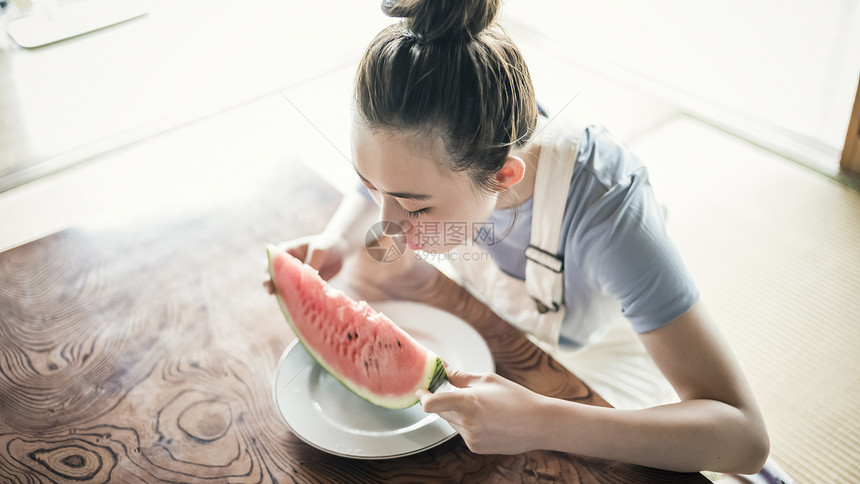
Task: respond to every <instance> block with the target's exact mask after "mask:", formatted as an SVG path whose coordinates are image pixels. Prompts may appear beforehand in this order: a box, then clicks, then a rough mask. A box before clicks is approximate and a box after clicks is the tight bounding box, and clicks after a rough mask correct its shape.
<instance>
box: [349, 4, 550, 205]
mask: <svg viewBox="0 0 860 484" xmlns="http://www.w3.org/2000/svg"><path fill="white" fill-rule="evenodd" d="M500 3H501V0H384V1H383V2H382V11H383V12H384V13H385V14H386V15H388V16H390V17H398V18H402V19H403V20H402V21H401V22H400V23H397V24H394V25H391V26H389V27H387V28H385V29H383V30H382V31H381V32H380V33H379V34H378V35H377V36H376V38H375V39H374V40H373V41H372V42H371V44H370V46H369V47H368V48H367V51H366V52H365V54H364V57H363V58H362V60H361V64H360V65H359V67H358V72H357V75H356V82H355V107H356V110H357V112H358V115H359V120H360V122H362V123H364V124H365V125H366V126H368V127H369V128H371V129H381V130H390V131H397V132H404V133H414V134H418V135H430V136H434V135H435V136H439V137H440V138H441V139H442V140H443V142H444V145H445V152H446V155H447V162H448V166H449V168H451V169H453V170H456V171H466V172H467V173H468V174H469V176H470V178H471V180H472V182H473V184H474V185H475V186H476V187H477V188H480V189H483V190H490V189H492V188H494V177H493V175H494V174H495V173H496V172H497V171H498V170H500V169H501V168H502V166H503V164H504V162H505V159H506V157H507V155H508V153H509V152H510V150H511V148H512V147H513V148H519V147H522V146H523V145H525V144H526V142H527V141H528V140H529V138H530V137H531V135H532V133H533V132H534V129H535V124H536V122H537V116H538V107H537V101H536V99H535V94H534V88H533V86H532V81H531V77H530V76H529V71H528V68H527V67H526V63H525V61H524V60H523V57H522V55H521V54H520V52H519V49H517V47H516V46H515V45H514V43H513V41H512V40H511V39H510V38H509V37H508V35H507V34H506V33H505V32H504V31H503V30H502V29H501V27H499V26H498V25H497V24H495V23H494V19H495V17H496V13H497V12H498V9H499V4H500Z"/></svg>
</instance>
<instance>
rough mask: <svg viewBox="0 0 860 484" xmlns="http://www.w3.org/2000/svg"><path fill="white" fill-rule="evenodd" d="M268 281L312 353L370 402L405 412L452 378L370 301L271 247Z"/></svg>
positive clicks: (297, 333) (289, 320) (320, 362)
mask: <svg viewBox="0 0 860 484" xmlns="http://www.w3.org/2000/svg"><path fill="white" fill-rule="evenodd" d="M267 250H268V252H269V276H270V277H271V279H272V285H273V287H274V290H275V291H274V292H275V295H276V296H277V298H278V303H279V304H280V306H281V311H282V312H283V313H284V316H285V317H286V318H287V322H289V323H290V326H291V327H292V329H293V332H294V333H295V334H296V336H297V337H298V338H299V341H301V342H302V344H303V345H304V347H305V348H306V349H307V350H308V353H310V354H311V356H313V357H314V359H315V360H317V362H319V364H320V365H321V366H322V367H323V368H325V369H326V370H327V371H328V372H329V373H331V374H332V376H334V377H335V378H337V379H338V380H339V381H340V382H341V383H343V384H344V385H345V386H346V387H347V388H349V389H350V390H352V391H353V392H355V393H356V394H358V395H359V396H360V397H362V398H364V399H366V400H368V401H369V402H371V403H374V404H376V405H379V406H382V407H388V408H406V407H410V406H412V405H414V404H415V403H417V402H418V397H417V396H415V392H416V391H418V390H419V389H421V388H426V389H428V390H430V391H431V392H432V391H435V390H436V389H437V388H439V386H440V385H442V383H443V382H444V381H445V379H446V378H447V375H446V374H445V368H444V366H443V365H442V360H441V359H440V358H439V357H438V356H437V355H436V354H435V353H433V352H432V351H430V350H429V349H427V348H425V347H424V346H423V345H421V343H419V342H418V341H416V340H415V339H414V338H412V337H411V336H409V334H407V333H406V332H405V331H403V330H402V329H400V327H398V326H397V325H396V324H394V322H392V321H391V320H390V319H388V317H386V316H385V315H384V314H382V313H379V312H377V311H375V310H374V309H373V308H371V307H370V306H369V305H368V304H367V303H366V302H364V301H360V302H356V301H354V300H352V299H350V298H349V297H348V296H347V295H346V294H344V293H343V292H341V291H339V290H337V289H335V288H333V287H331V286H329V285H328V284H326V282H325V281H324V280H323V279H322V278H321V277H320V276H319V274H318V273H317V271H316V270H314V269H313V268H312V267H310V266H309V265H306V264H303V263H302V262H301V261H299V260H298V259H296V258H295V257H293V256H291V255H289V254H287V253H286V252H284V251H282V250H280V249H278V248H277V247H275V246H273V245H270V246H268V248H267Z"/></svg>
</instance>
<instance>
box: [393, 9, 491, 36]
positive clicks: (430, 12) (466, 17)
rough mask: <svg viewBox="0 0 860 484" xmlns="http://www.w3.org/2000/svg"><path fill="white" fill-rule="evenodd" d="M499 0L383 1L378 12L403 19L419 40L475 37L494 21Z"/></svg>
mask: <svg viewBox="0 0 860 484" xmlns="http://www.w3.org/2000/svg"><path fill="white" fill-rule="evenodd" d="M500 2H501V0H383V1H382V11H383V12H384V13H385V15H388V16H389V17H397V18H403V19H404V20H403V22H404V25H405V27H406V29H407V30H409V31H411V32H412V33H413V34H415V35H416V36H417V37H418V38H419V39H421V41H423V42H429V41H432V40H436V39H454V38H463V37H469V38H471V37H475V36H477V35H478V34H479V33H481V31H482V30H484V29H485V28H487V27H488V26H489V25H490V24H491V23H493V20H494V19H495V18H496V13H498V11H499V4H500Z"/></svg>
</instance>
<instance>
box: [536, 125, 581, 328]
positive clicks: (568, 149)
mask: <svg viewBox="0 0 860 484" xmlns="http://www.w3.org/2000/svg"><path fill="white" fill-rule="evenodd" d="M580 132H581V130H579V129H573V130H570V129H561V130H558V131H557V133H548V136H545V137H544V140H547V141H549V142H548V143H545V144H544V145H543V146H542V147H541V153H540V158H539V159H538V166H537V172H536V173H535V189H534V195H532V198H533V200H532V227H531V229H532V231H531V239H530V241H529V242H530V244H529V247H528V248H527V249H526V291H527V292H528V294H529V296H531V297H532V299H534V300H535V304H536V305H537V309H538V312H540V313H546V312H557V311H559V310H560V309H563V308H564V254H559V253H558V247H559V242H560V240H559V238H560V236H561V225H562V220H563V218H564V209H565V207H566V206H567V195H568V192H569V191H570V177H571V176H572V175H573V167H574V165H575V163H576V153H577V147H578V145H579V134H580ZM561 133H565V134H561Z"/></svg>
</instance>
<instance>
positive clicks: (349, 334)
mask: <svg viewBox="0 0 860 484" xmlns="http://www.w3.org/2000/svg"><path fill="white" fill-rule="evenodd" d="M346 337H347V338H349V340H350V341H352V333H346Z"/></svg>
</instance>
